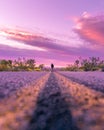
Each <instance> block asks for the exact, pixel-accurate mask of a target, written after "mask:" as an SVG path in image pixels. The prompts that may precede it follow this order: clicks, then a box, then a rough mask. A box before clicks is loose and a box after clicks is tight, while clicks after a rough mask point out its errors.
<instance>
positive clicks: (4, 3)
mask: <svg viewBox="0 0 104 130" xmlns="http://www.w3.org/2000/svg"><path fill="white" fill-rule="evenodd" d="M103 49H104V1H103V0H99V1H98V0H87V1H86V0H78V1H76V0H0V58H8V59H11V58H18V57H26V58H35V59H36V61H37V63H38V64H40V63H44V64H47V65H50V64H51V63H54V64H55V65H56V66H65V65H67V64H69V63H73V61H74V60H75V59H77V58H79V57H82V58H86V57H91V56H97V57H98V56H99V57H101V58H104V51H103Z"/></svg>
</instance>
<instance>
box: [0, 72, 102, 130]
mask: <svg viewBox="0 0 104 130" xmlns="http://www.w3.org/2000/svg"><path fill="white" fill-rule="evenodd" d="M103 108H104V94H103V93H101V92H97V91H95V90H93V89H90V88H88V87H86V86H85V85H82V84H79V83H76V82H73V81H72V80H70V79H68V78H66V77H65V76H62V75H60V74H58V73H55V72H51V73H47V74H46V75H44V76H42V77H40V79H38V80H37V81H36V82H34V84H31V85H29V86H28V87H23V88H22V89H19V90H18V91H16V93H15V94H12V95H10V96H9V97H6V98H4V99H2V100H1V101H0V130H104V123H103V122H104V116H103V115H104V109H103Z"/></svg>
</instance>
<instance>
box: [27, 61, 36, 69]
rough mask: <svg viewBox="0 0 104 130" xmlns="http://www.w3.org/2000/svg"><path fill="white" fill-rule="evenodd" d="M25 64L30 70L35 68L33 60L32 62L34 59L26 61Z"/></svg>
mask: <svg viewBox="0 0 104 130" xmlns="http://www.w3.org/2000/svg"><path fill="white" fill-rule="evenodd" d="M26 64H27V66H28V67H29V68H30V69H34V67H35V60H34V59H28V60H27V61H26Z"/></svg>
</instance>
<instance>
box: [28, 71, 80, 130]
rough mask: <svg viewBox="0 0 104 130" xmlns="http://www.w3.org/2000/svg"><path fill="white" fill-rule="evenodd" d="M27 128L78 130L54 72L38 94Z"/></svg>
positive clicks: (37, 129) (29, 129)
mask: <svg viewBox="0 0 104 130" xmlns="http://www.w3.org/2000/svg"><path fill="white" fill-rule="evenodd" d="M27 130H78V128H77V127H76V125H75V123H74V122H73V119H72V115H71V112H70V110H69V107H68V104H67V103H66V102H65V100H64V98H63V95H62V92H61V89H60V86H59V85H58V81H57V79H56V77H55V74H54V73H53V72H52V73H51V74H50V77H49V79H48V81H47V83H46V85H45V87H44V88H43V90H42V91H41V92H40V94H39V96H38V99H37V106H36V108H35V111H34V114H33V117H32V119H31V120H30V123H29V127H28V129H27Z"/></svg>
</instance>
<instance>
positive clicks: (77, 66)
mask: <svg viewBox="0 0 104 130" xmlns="http://www.w3.org/2000/svg"><path fill="white" fill-rule="evenodd" d="M62 70H66V71H97V70H99V71H104V60H100V58H99V57H89V58H86V59H82V58H81V57H80V58H79V59H77V60H75V62H74V64H73V65H70V64H69V65H67V67H65V68H62Z"/></svg>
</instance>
